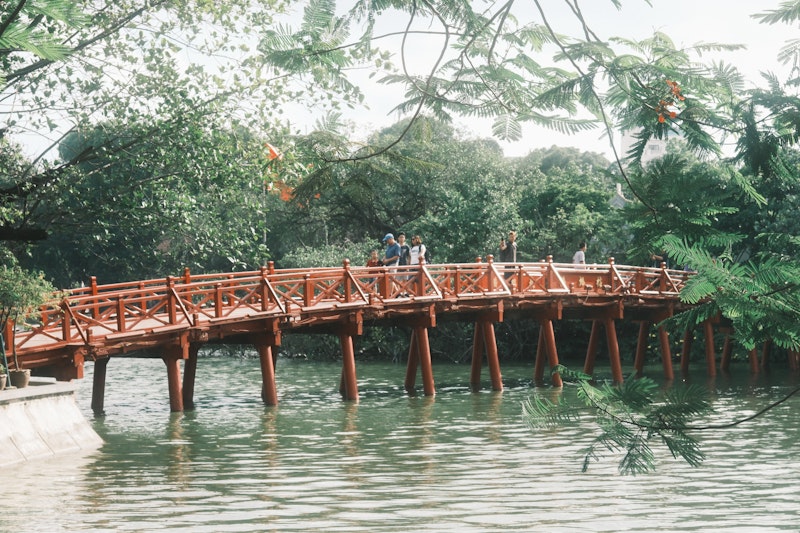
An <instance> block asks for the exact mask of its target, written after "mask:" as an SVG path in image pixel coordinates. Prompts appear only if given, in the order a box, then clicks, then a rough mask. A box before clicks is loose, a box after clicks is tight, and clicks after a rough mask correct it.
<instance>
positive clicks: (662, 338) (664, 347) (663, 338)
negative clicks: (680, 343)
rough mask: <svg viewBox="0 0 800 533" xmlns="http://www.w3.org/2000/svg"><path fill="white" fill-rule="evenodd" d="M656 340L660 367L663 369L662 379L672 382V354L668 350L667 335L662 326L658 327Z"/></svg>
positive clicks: (665, 329) (673, 377)
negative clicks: (659, 345)
mask: <svg viewBox="0 0 800 533" xmlns="http://www.w3.org/2000/svg"><path fill="white" fill-rule="evenodd" d="M658 340H659V343H660V344H661V365H662V366H663V368H664V379H668V380H670V381H672V380H673V379H675V374H674V373H673V371H672V352H670V349H669V333H668V332H667V328H665V327H664V326H658Z"/></svg>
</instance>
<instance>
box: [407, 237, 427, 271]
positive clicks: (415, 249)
mask: <svg viewBox="0 0 800 533" xmlns="http://www.w3.org/2000/svg"><path fill="white" fill-rule="evenodd" d="M423 257H425V245H424V244H422V237H420V236H419V235H414V236H413V237H411V261H410V262H409V264H410V265H418V264H419V260H420V258H423Z"/></svg>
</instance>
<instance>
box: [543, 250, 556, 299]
mask: <svg viewBox="0 0 800 533" xmlns="http://www.w3.org/2000/svg"><path fill="white" fill-rule="evenodd" d="M545 261H546V262H547V274H546V275H545V277H544V288H545V289H546V290H548V291H549V290H550V289H552V288H553V286H554V285H556V283H555V281H554V280H553V279H554V278H555V271H554V269H555V267H554V266H553V256H552V255H548V256H547V258H546V259H545Z"/></svg>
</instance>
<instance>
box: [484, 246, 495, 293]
mask: <svg viewBox="0 0 800 533" xmlns="http://www.w3.org/2000/svg"><path fill="white" fill-rule="evenodd" d="M493 265H494V256H492V255H489V256H486V275H485V278H486V287H485V288H486V290H487V291H489V292H492V291H493V290H494V277H492V273H493V271H494V269H493V268H492V266H493Z"/></svg>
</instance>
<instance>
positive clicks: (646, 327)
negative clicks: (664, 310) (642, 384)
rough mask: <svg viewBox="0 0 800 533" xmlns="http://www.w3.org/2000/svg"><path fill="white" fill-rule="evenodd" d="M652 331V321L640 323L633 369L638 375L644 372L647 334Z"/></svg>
mask: <svg viewBox="0 0 800 533" xmlns="http://www.w3.org/2000/svg"><path fill="white" fill-rule="evenodd" d="M649 332H650V322H647V321H645V322H640V323H639V337H638V338H637V339H636V357H635V358H634V360H633V369H634V370H635V371H636V377H641V376H642V374H644V360H645V358H646V356H647V334H648V333H649Z"/></svg>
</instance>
